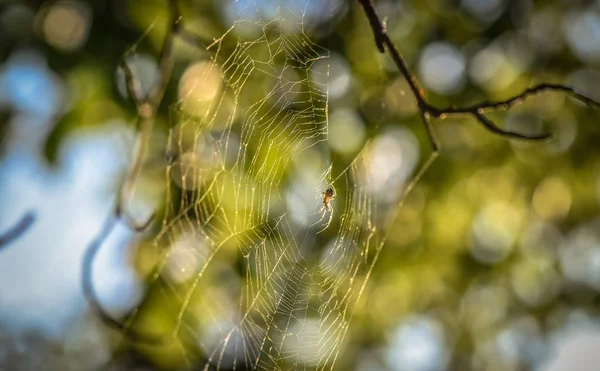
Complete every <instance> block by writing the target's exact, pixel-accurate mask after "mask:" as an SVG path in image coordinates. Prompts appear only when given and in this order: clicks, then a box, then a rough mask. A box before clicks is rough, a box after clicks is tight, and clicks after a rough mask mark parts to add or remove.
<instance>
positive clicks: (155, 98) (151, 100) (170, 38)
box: [81, 0, 181, 344]
mask: <svg viewBox="0 0 600 371" xmlns="http://www.w3.org/2000/svg"><path fill="white" fill-rule="evenodd" d="M167 1H168V5H169V22H170V27H169V28H168V29H167V32H166V33H165V37H164V41H163V45H162V48H161V51H160V56H159V63H158V65H159V67H158V80H157V82H156V83H155V84H154V85H153V86H152V87H151V89H150V92H149V94H148V96H147V97H146V98H142V97H139V96H138V92H140V91H141V89H140V86H141V82H140V80H139V78H138V77H137V76H136V75H135V73H134V71H133V70H132V68H131V67H130V66H129V64H128V63H127V60H126V57H127V54H126V55H125V57H124V58H123V59H122V60H121V62H120V66H121V68H122V69H123V72H124V74H125V86H126V88H127V94H128V95H129V98H130V99H131V101H132V102H133V103H134V105H135V108H136V112H137V115H138V124H137V126H138V132H139V134H138V136H137V138H136V142H135V145H134V149H133V155H132V157H133V159H132V163H131V166H130V167H129V169H128V170H127V173H126V175H125V179H124V181H123V183H122V185H121V187H120V191H119V194H118V195H117V201H116V203H115V209H114V211H113V213H111V215H110V216H109V217H108V218H107V219H106V222H105V224H104V226H103V228H102V230H101V231H100V233H99V235H98V236H97V237H96V238H95V239H94V240H93V241H92V243H91V244H90V246H89V247H88V249H87V250H86V253H85V255H84V259H83V270H82V277H81V280H82V285H83V291H84V294H85V296H86V299H87V301H88V302H89V303H90V305H91V307H92V309H94V311H95V312H96V313H97V314H98V315H99V317H100V318H101V319H102V321H104V322H105V323H107V324H108V325H110V326H111V327H113V328H115V329H117V330H119V331H121V332H123V333H127V336H128V338H129V339H131V340H134V341H139V342H144V343H148V344H164V343H165V342H166V341H167V340H168V339H169V338H170V337H169V336H160V337H153V336H149V335H144V334H139V333H135V332H131V331H130V323H129V320H125V321H120V320H117V319H115V318H114V317H113V316H112V315H111V314H110V313H108V312H106V311H105V310H104V308H102V306H101V305H100V301H99V300H98V297H97V296H96V293H95V291H94V285H93V282H92V266H93V263H94V260H95V258H96V255H97V253H98V251H99V250H100V248H101V247H102V244H103V243H104V242H105V240H106V239H107V237H108V236H109V235H110V233H111V232H112V231H113V230H114V228H115V226H116V224H117V221H118V220H123V221H124V222H125V223H126V224H127V225H128V227H129V228H131V229H132V230H134V231H136V232H143V231H144V230H146V229H147V228H148V227H149V226H150V224H151V223H152V221H153V219H154V216H155V213H152V215H151V216H150V217H149V218H148V219H147V220H146V221H145V222H143V223H138V222H136V221H135V219H134V218H133V217H132V216H131V215H130V214H129V213H128V212H127V207H128V205H129V203H130V202H131V199H132V198H133V194H134V187H135V183H136V182H137V179H138V178H139V175H140V173H141V170H142V165H143V161H144V159H145V158H146V152H147V150H148V146H149V143H150V138H151V135H152V130H153V127H154V123H155V121H156V115H157V114H158V110H159V108H160V105H161V104H162V101H163V98H164V96H165V92H166V90H167V86H168V84H169V81H170V79H171V74H172V71H173V66H174V63H175V62H174V55H173V46H174V43H175V37H176V36H178V33H179V32H180V30H181V11H180V8H179V3H178V1H179V0H167ZM135 313H136V311H135V310H134V311H133V312H132V313H131V314H130V315H129V316H128V317H129V319H130V320H131V319H133V318H134V317H135Z"/></svg>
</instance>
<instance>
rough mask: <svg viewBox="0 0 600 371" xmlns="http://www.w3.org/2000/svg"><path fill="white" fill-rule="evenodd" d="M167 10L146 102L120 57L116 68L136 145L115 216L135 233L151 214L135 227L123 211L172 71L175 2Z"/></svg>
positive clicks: (177, 23)
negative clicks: (131, 108) (131, 111)
mask: <svg viewBox="0 0 600 371" xmlns="http://www.w3.org/2000/svg"><path fill="white" fill-rule="evenodd" d="M168 2H169V11H170V27H169V28H168V29H167V32H166V33H165V37H164V41H163V46H162V49H161V51H160V57H159V68H158V81H157V82H156V83H155V84H154V86H152V88H151V89H150V93H149V94H148V97H147V98H146V99H143V98H140V97H138V96H137V94H138V91H139V90H140V89H139V87H140V81H139V79H138V78H136V76H135V74H134V72H133V70H132V69H131V67H130V66H129V65H128V64H127V60H126V59H125V58H124V59H123V60H121V63H120V66H121V68H123V72H124V74H125V86H126V88H127V93H128V95H129V98H130V99H131V100H132V102H133V103H134V104H135V107H136V111H137V114H138V131H139V134H138V136H137V139H136V143H135V146H134V151H133V160H132V161H133V162H132V164H131V167H130V168H129V169H128V171H127V175H126V176H125V180H124V182H123V184H122V186H121V191H120V193H119V200H118V201H117V204H116V211H115V214H116V215H117V216H119V217H121V216H123V217H124V220H125V221H126V222H127V224H128V225H129V226H130V228H132V229H133V230H136V231H141V230H144V229H145V228H146V227H147V226H148V225H150V223H151V222H152V219H153V218H154V214H152V215H151V216H150V217H149V218H148V220H146V221H145V222H144V223H142V224H138V223H136V222H135V221H134V219H133V218H132V217H131V216H130V215H129V213H128V212H127V211H126V207H127V205H128V204H129V202H130V201H131V199H132V197H133V192H134V186H135V183H136V181H137V179H138V178H139V175H140V172H141V170H142V165H143V162H144V159H145V158H146V152H147V150H148V145H149V142H150V137H151V135H152V129H153V127H154V121H155V120H156V114H157V112H158V109H159V107H160V104H161V103H162V100H163V97H164V95H165V91H166V90H167V85H168V83H169V81H170V79H171V73H172V71H173V64H174V58H173V44H174V42H175V40H174V39H175V35H176V34H177V32H178V31H179V30H180V22H181V11H180V9H179V3H178V0H168Z"/></svg>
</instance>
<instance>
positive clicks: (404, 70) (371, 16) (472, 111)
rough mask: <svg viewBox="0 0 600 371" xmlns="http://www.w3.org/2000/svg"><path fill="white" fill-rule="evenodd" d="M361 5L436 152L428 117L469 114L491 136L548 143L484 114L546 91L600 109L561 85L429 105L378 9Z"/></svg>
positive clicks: (366, 0)
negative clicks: (500, 98) (500, 97)
mask: <svg viewBox="0 0 600 371" xmlns="http://www.w3.org/2000/svg"><path fill="white" fill-rule="evenodd" d="M358 2H359V3H360V4H361V5H362V7H363V9H364V11H365V15H366V16H367V18H368V20H369V24H370V25H371V29H372V31H373V35H374V37H375V43H376V45H377V48H378V49H379V51H380V52H382V53H383V52H384V48H383V46H385V48H387V52H388V54H389V55H390V56H391V57H392V60H393V61H394V63H395V64H396V67H397V68H398V71H400V73H401V74H402V75H403V76H404V78H405V79H406V81H407V82H408V85H409V87H410V90H411V91H412V93H413V95H414V96H415V98H416V100H417V104H418V106H419V115H420V117H421V119H422V120H423V123H424V124H425V128H426V129H427V133H428V135H429V138H430V141H431V145H432V147H433V150H434V151H437V150H438V148H439V145H438V142H437V139H436V138H435V134H434V133H433V129H432V127H431V123H430V122H429V116H432V117H436V118H439V119H441V120H443V119H445V118H448V117H449V116H450V115H457V114H462V115H464V114H466V115H470V116H472V117H473V118H475V119H476V120H477V122H479V123H480V124H482V125H483V126H484V127H485V128H486V129H487V130H489V131H490V132H492V133H494V134H496V135H500V136H503V137H507V138H510V139H521V140H545V139H548V138H550V137H551V135H550V134H539V135H529V134H523V133H517V132H513V131H509V130H504V129H501V128H499V127H498V126H497V125H495V124H494V123H493V122H492V121H491V120H490V119H489V118H487V117H485V116H484V115H483V113H484V112H485V111H486V110H490V109H492V110H507V109H509V108H511V107H513V106H515V105H517V104H520V103H521V102H523V101H524V100H525V99H527V98H528V97H531V96H533V95H536V94H539V93H542V92H544V91H558V92H563V93H567V94H568V95H569V96H571V97H572V98H574V99H576V100H578V101H580V102H582V103H584V104H586V105H589V106H594V107H598V108H600V102H598V101H597V100H594V99H592V98H590V97H587V96H585V95H583V94H581V93H579V92H576V91H575V90H574V89H573V88H571V87H568V86H565V85H560V84H549V83H543V84H539V85H537V86H534V87H531V88H529V89H526V90H525V91H523V92H522V93H521V94H518V95H516V96H513V97H511V98H509V99H506V100H503V101H499V102H490V101H486V102H482V103H479V104H475V105H472V106H467V107H452V106H451V107H447V108H438V107H435V106H434V105H432V104H431V103H429V101H428V100H427V98H426V97H425V94H424V93H423V90H422V89H421V87H420V86H419V82H418V81H417V79H416V78H415V76H414V74H413V73H412V72H411V71H410V69H409V68H408V66H407V65H406V62H405V61H404V58H402V55H401V54H400V52H399V51H398V49H397V48H396V45H394V43H393V42H392V40H391V39H390V38H389V36H388V35H387V32H386V29H385V25H384V23H383V22H382V21H381V19H380V18H379V16H378V15H377V12H376V11H375V6H374V4H373V0H358Z"/></svg>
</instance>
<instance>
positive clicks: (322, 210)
mask: <svg viewBox="0 0 600 371" xmlns="http://www.w3.org/2000/svg"><path fill="white" fill-rule="evenodd" d="M327 210H329V209H327V207H326V206H325V205H323V207H322V208H321V210H319V211H317V212H316V213H312V214H310V215H317V214H321V212H323V213H322V214H321V217H320V218H319V220H317V221H316V222H314V223H312V224H311V225H309V226H308V228H311V227H314V226H315V225H317V224H319V223H321V221H323V219H325V214H327Z"/></svg>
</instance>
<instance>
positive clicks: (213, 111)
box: [130, 1, 401, 370]
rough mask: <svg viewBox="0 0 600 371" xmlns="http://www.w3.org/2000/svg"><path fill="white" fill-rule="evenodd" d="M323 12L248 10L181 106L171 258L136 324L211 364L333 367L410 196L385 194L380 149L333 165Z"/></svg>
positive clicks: (161, 244) (163, 251)
mask: <svg viewBox="0 0 600 371" xmlns="http://www.w3.org/2000/svg"><path fill="white" fill-rule="evenodd" d="M253 6H254V7H256V4H254V5H253ZM310 6H315V4H310V3H306V1H301V2H300V3H296V2H294V1H287V2H286V4H285V8H284V6H283V5H282V4H280V5H279V7H277V15H276V17H274V19H273V20H264V19H261V17H260V16H258V14H259V11H258V10H256V9H250V10H248V9H245V11H244V12H243V13H244V14H246V15H247V14H251V15H252V17H251V18H254V19H251V20H248V19H242V20H239V21H236V22H235V23H234V24H233V26H232V27H231V28H230V29H229V30H228V31H227V32H226V33H225V34H224V35H223V36H222V37H221V38H219V39H216V41H215V42H214V43H213V44H212V45H210V46H208V47H207V50H206V51H202V55H201V57H200V59H201V61H200V62H198V61H194V63H200V64H199V66H200V67H198V68H197V69H194V70H195V71H197V76H195V78H194V79H192V81H194V83H191V84H188V85H186V86H185V88H186V90H187V92H185V91H184V93H183V94H181V92H180V97H181V99H180V101H179V102H177V103H176V104H175V105H174V106H173V107H172V108H171V116H172V117H171V119H172V121H173V124H174V126H173V129H172V130H171V132H170V134H169V148H168V151H169V153H170V155H171V156H172V157H173V158H174V161H173V162H172V164H171V165H170V166H169V167H168V168H167V171H166V203H165V208H166V209H165V213H164V218H163V221H162V228H161V231H160V233H159V234H158V235H157V236H156V237H155V238H154V241H153V242H154V246H155V248H156V250H157V251H160V253H159V254H158V257H157V265H156V268H155V269H154V272H153V274H152V275H151V276H150V278H149V280H148V282H147V285H148V292H147V295H146V298H145V300H144V303H143V304H141V305H140V306H139V307H138V308H137V309H136V311H135V312H134V313H135V316H134V317H135V318H134V317H132V318H130V326H132V327H135V326H139V327H143V326H144V324H145V323H147V322H146V321H153V324H154V325H155V324H156V321H159V325H158V326H159V327H160V328H161V329H164V332H165V333H169V334H172V335H173V336H174V338H175V339H176V341H177V343H178V344H179V346H180V349H182V350H183V352H184V354H185V358H186V359H187V361H188V362H189V363H190V364H195V362H196V361H197V360H201V361H203V362H204V364H205V365H206V366H205V368H206V369H209V368H210V369H232V368H233V369H259V370H272V369H332V368H333V367H334V364H335V362H336V359H338V356H339V354H340V351H341V350H342V349H343V341H344V338H345V336H346V334H347V331H348V328H349V323H350V319H351V317H352V314H353V308H354V307H355V306H356V303H357V301H358V299H359V298H360V295H361V293H362V292H363V289H364V286H365V284H366V282H367V280H368V277H369V274H370V272H371V270H372V268H373V266H374V264H375V261H376V259H377V256H378V254H379V251H380V249H381V247H382V244H383V241H384V239H385V232H386V230H387V229H388V227H389V220H390V214H393V212H394V210H395V209H397V204H398V202H399V201H400V198H401V192H400V191H392V192H387V191H386V192H380V191H381V189H382V185H381V184H378V183H377V182H379V181H380V180H379V178H378V177H377V176H376V175H374V172H375V171H376V170H377V166H374V164H373V161H372V159H371V157H372V148H371V147H372V141H370V140H368V141H367V143H366V144H365V145H364V147H363V148H362V149H361V150H360V152H359V153H358V154H357V155H356V157H355V158H354V159H353V160H352V161H349V162H348V164H347V165H344V164H342V166H339V167H341V168H342V170H341V171H339V170H338V171H339V172H338V173H334V170H333V169H336V168H337V166H334V165H335V164H330V163H329V160H324V159H325V158H328V157H329V150H328V143H327V140H328V136H327V134H328V126H327V125H328V116H327V115H328V91H327V89H328V87H327V84H324V83H322V82H320V81H324V80H326V78H327V76H323V72H322V71H320V70H318V69H316V68H315V63H316V62H317V61H320V60H322V59H326V58H328V57H329V52H328V50H327V49H326V48H323V47H321V46H319V45H317V44H316V43H314V42H312V41H311V39H310V37H309V36H308V33H307V32H306V31H305V29H304V24H305V22H304V19H305V16H307V13H306V12H307V9H309V7H310ZM298 9H300V10H301V13H300V14H298V13H297V10H298ZM253 10H254V13H253ZM327 11H332V10H327ZM238 28H243V30H244V32H243V33H242V34H243V36H240V33H238V32H237V31H238V30H237V29H238ZM248 35H252V36H248ZM319 74H321V76H320V77H319ZM327 74H328V72H325V75H327ZM215 76H218V79H217V80H215ZM315 76H316V77H317V78H315ZM184 79H185V75H184ZM206 81H212V82H213V83H214V84H213V85H216V86H218V87H219V88H218V89H217V92H216V93H215V94H214V95H213V94H210V92H208V93H207V92H206V91H204V90H203V89H205V88H204V87H205V86H206V85H203V84H205V83H206ZM196 83H197V85H196ZM265 85H266V88H265V92H266V94H264V93H263V92H260V91H258V92H257V91H256V90H257V89H256V86H265ZM344 167H345V168H344ZM329 186H332V187H334V189H335V190H336V198H335V200H334V201H332V203H331V206H333V207H334V210H335V211H334V213H333V215H332V216H331V223H329V222H328V220H329V218H330V211H329V210H325V211H326V212H325V215H324V216H323V213H322V211H323V194H322V192H323V191H324V190H325V189H327V188H328V187H329ZM382 194H383V195H384V196H385V197H382V196H381V195H382ZM303 200H304V201H305V200H308V201H309V202H304V201H303ZM157 318H159V320H157Z"/></svg>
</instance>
